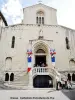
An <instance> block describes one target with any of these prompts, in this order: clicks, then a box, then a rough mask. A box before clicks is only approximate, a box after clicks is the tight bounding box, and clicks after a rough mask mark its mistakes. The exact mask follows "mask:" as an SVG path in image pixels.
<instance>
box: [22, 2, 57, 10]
mask: <svg viewBox="0 0 75 100" xmlns="http://www.w3.org/2000/svg"><path fill="white" fill-rule="evenodd" d="M38 5H41V6H45V7H47V8H49V9H54V10H57V9H55V8H52V7H50V6H47V5H45V4H42V3H39V4H35V5H32V6H28V7H25V8H29V7H35V6H38ZM25 8H23V9H25Z"/></svg>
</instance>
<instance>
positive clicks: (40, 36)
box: [38, 29, 43, 39]
mask: <svg viewBox="0 0 75 100" xmlns="http://www.w3.org/2000/svg"><path fill="white" fill-rule="evenodd" d="M38 39H43V30H42V29H40V31H39V38H38Z"/></svg>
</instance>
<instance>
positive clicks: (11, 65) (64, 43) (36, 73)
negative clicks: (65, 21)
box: [0, 3, 75, 89]
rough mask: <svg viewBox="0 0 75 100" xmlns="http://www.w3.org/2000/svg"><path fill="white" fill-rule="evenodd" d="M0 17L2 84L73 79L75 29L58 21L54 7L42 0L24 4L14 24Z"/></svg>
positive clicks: (35, 84) (22, 86)
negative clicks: (18, 21) (21, 17)
mask: <svg viewBox="0 0 75 100" xmlns="http://www.w3.org/2000/svg"><path fill="white" fill-rule="evenodd" d="M0 18H1V21H2V20H3V22H4V24H5V26H4V25H2V24H0V81H2V82H3V84H4V85H5V86H7V87H11V88H19V89H26V88H54V87H55V86H56V81H57V78H58V79H60V77H61V76H65V77H66V78H67V79H68V78H69V79H70V80H71V81H75V30H73V29H70V28H67V27H64V26H61V25H58V23H57V10H56V9H54V8H52V7H49V6H46V5H44V4H42V3H39V4H36V5H33V6H29V7H26V8H24V9H23V20H22V23H21V24H16V25H8V26H7V23H6V21H5V20H4V17H2V14H1V17H0ZM1 21H0V22H1ZM51 50H54V51H55V53H54V55H52V54H51ZM52 56H54V57H55V58H54V62H52ZM28 57H30V59H29V58H28Z"/></svg>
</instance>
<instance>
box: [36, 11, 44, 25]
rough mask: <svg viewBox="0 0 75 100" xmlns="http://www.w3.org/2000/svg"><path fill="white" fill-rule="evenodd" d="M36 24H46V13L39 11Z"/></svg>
mask: <svg viewBox="0 0 75 100" xmlns="http://www.w3.org/2000/svg"><path fill="white" fill-rule="evenodd" d="M36 23H37V24H44V12H43V11H38V12H37V14H36Z"/></svg>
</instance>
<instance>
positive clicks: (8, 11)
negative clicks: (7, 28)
mask: <svg viewBox="0 0 75 100" xmlns="http://www.w3.org/2000/svg"><path fill="white" fill-rule="evenodd" d="M1 10H2V12H3V13H4V14H5V16H6V18H7V20H9V19H10V18H11V21H12V22H13V24H16V23H20V22H21V20H22V18H23V13H22V5H21V4H20V1H19V0H8V2H7V3H6V4H5V5H3V7H2V9H1Z"/></svg>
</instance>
